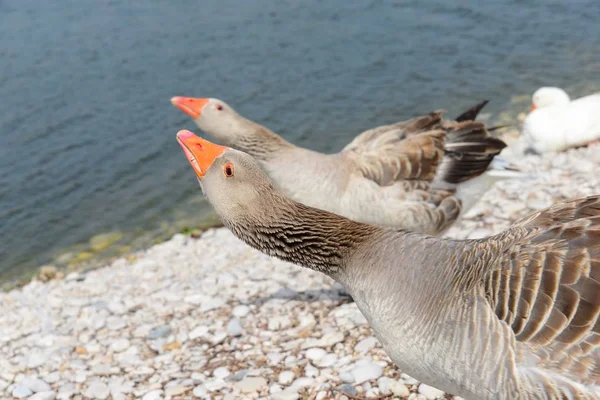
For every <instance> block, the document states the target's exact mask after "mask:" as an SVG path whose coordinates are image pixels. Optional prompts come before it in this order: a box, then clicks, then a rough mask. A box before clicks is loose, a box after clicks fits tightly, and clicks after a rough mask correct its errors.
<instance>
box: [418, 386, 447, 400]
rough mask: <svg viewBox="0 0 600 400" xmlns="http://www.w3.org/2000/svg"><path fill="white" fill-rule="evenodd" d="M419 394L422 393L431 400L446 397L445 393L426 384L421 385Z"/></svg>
mask: <svg viewBox="0 0 600 400" xmlns="http://www.w3.org/2000/svg"><path fill="white" fill-rule="evenodd" d="M419 393H421V394H422V395H423V396H425V397H426V398H427V399H429V400H435V399H438V398H443V397H444V392H443V391H441V390H439V389H436V388H434V387H431V386H428V385H425V384H424V383H421V384H420V385H419Z"/></svg>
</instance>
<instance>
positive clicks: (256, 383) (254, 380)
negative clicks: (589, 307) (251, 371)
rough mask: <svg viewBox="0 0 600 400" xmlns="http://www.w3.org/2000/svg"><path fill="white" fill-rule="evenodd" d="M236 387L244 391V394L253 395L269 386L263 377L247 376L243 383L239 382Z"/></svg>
mask: <svg viewBox="0 0 600 400" xmlns="http://www.w3.org/2000/svg"><path fill="white" fill-rule="evenodd" d="M236 386H237V388H238V389H240V390H241V391H242V393H252V392H256V391H258V390H259V389H260V388H262V387H265V386H267V380H266V379H265V378H262V377H250V376H247V377H245V378H244V379H242V380H241V381H239V382H237V383H236Z"/></svg>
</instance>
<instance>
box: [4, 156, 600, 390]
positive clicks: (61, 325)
mask: <svg viewBox="0 0 600 400" xmlns="http://www.w3.org/2000/svg"><path fill="white" fill-rule="evenodd" d="M511 161H512V162H514V163H515V164H517V165H518V166H519V167H521V168H522V169H523V170H524V171H526V172H530V173H531V174H534V177H533V178H532V179H526V180H513V181H504V182H500V183H498V184H496V186H495V187H494V188H493V189H492V190H490V191H489V192H488V193H487V194H486V195H485V196H484V197H483V198H482V199H481V201H480V202H479V203H477V205H476V206H475V207H474V208H472V209H471V210H470V211H469V212H468V213H467V214H466V215H465V216H464V217H463V218H462V219H461V220H460V221H459V222H458V223H457V224H456V225H455V226H453V227H452V228H451V229H450V230H449V231H448V232H447V234H446V236H448V237H453V238H477V237H483V236H487V235H490V234H493V233H496V232H499V231H501V230H503V229H505V228H506V227H508V226H509V225H510V224H511V223H512V222H514V221H515V220H517V219H518V218H521V217H523V216H524V215H526V214H528V213H530V212H532V211H534V210H538V209H541V208H545V207H547V206H549V205H551V204H553V203H555V202H557V201H561V200H565V199H569V198H576V197H582V196H586V195H591V194H599V193H600V147H598V146H596V147H589V148H581V149H574V150H570V151H568V152H566V153H561V154H549V155H546V156H543V157H541V156H537V155H527V156H523V157H519V158H514V159H511ZM190 185H195V183H194V182H193V180H192V179H190ZM198 195H199V196H200V195H201V194H200V190H198ZM406 284H407V285H409V284H410V282H407V283H406ZM372 335H373V333H372V331H371V329H370V328H369V326H368V325H367V323H366V321H365V319H364V317H363V316H362V315H361V314H360V312H359V311H358V309H357V308H356V306H355V305H354V304H353V303H352V302H351V300H350V298H348V296H346V295H345V293H344V291H343V290H342V288H341V287H340V286H339V285H337V284H335V283H334V282H333V281H332V280H331V279H329V278H327V277H326V276H324V275H322V274H319V273H316V272H313V271H310V270H308V269H303V268H300V267H296V266H293V265H291V264H288V263H285V262H282V261H279V260H276V259H274V258H270V257H267V256H265V255H263V254H261V253H259V252H258V251H255V250H253V249H251V248H250V247H248V246H246V245H245V244H244V243H242V242H240V241H239V240H238V239H236V238H235V237H234V236H233V235H232V234H231V233H230V232H229V231H228V230H226V229H224V228H220V229H212V230H209V231H207V232H205V233H204V234H203V235H202V236H201V237H200V238H199V239H193V238H190V237H186V236H183V235H175V236H174V237H173V238H172V239H171V240H169V241H167V242H165V243H162V244H158V245H156V246H154V247H152V248H150V249H148V250H146V251H143V252H139V253H136V254H134V255H132V256H129V257H126V258H121V259H118V260H116V261H114V262H112V263H111V264H109V265H106V266H105V267H103V268H100V269H97V270H94V271H90V272H88V273H85V274H83V273H72V274H70V275H68V276H66V277H65V278H64V279H60V280H52V281H49V282H46V283H42V282H39V281H33V282H31V283H29V284H27V285H26V286H24V287H22V288H20V289H16V290H12V291H10V292H6V293H0V397H2V398H7V399H12V398H28V399H32V400H52V399H84V398H85V399H88V398H89V399H109V398H112V399H115V400H117V399H129V398H142V399H144V400H154V399H163V398H164V399H191V398H201V399H246V398H247V399H258V398H262V399H266V398H271V399H275V400H277V399H279V400H284V399H354V398H390V399H391V398H408V399H441V398H452V396H447V395H445V394H444V393H443V392H441V391H439V390H437V389H435V388H432V387H429V386H427V385H424V384H421V383H419V382H417V381H416V380H414V379H413V378H411V377H410V376H408V375H407V374H405V373H404V372H403V371H400V370H398V369H397V368H396V367H395V366H394V365H393V364H392V363H391V361H390V360H389V358H388V357H387V356H386V354H385V353H384V352H383V350H382V349H381V346H380V345H379V343H378V342H377V340H376V339H375V338H374V337H373V336H372Z"/></svg>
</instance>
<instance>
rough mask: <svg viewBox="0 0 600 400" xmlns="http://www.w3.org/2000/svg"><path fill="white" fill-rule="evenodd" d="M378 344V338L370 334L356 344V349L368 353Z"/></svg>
mask: <svg viewBox="0 0 600 400" xmlns="http://www.w3.org/2000/svg"><path fill="white" fill-rule="evenodd" d="M376 344H377V339H376V338H375V337H373V336H369V337H368V338H365V339H363V340H361V341H360V342H358V343H357V344H356V346H354V351H358V352H359V353H361V354H364V353H367V352H368V351H369V350H371V349H372V348H373V347H375V345H376Z"/></svg>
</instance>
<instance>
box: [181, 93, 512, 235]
mask: <svg viewBox="0 0 600 400" xmlns="http://www.w3.org/2000/svg"><path fill="white" fill-rule="evenodd" d="M172 102H173V104H174V105H176V106H177V107H178V108H180V109H181V110H183V111H184V112H186V113H187V114H188V115H190V116H191V117H192V118H194V120H195V122H196V124H197V125H198V126H199V127H200V128H201V129H202V130H204V131H205V132H207V133H208V134H210V135H211V136H214V137H216V138H217V139H219V140H220V141H221V142H223V143H224V144H226V145H228V146H231V147H233V148H236V149H238V150H242V151H244V152H247V153H248V154H250V155H252V156H253V157H255V158H256V159H257V160H258V161H259V162H260V163H261V165H262V167H263V169H264V170H265V171H266V172H267V174H268V175H269V176H270V177H271V179H272V180H273V182H275V184H276V185H277V187H278V188H279V189H280V190H282V191H283V192H284V193H285V194H286V195H287V196H289V197H291V198H293V199H294V200H296V201H299V202H301V203H304V204H306V205H309V206H312V207H316V208H320V209H323V210H327V211H330V212H333V213H336V214H339V215H343V216H345V217H347V218H350V219H353V220H356V221H360V222H366V223H372V224H377V225H383V226H391V227H396V228H403V229H410V230H413V231H417V232H425V233H429V234H440V233H441V232H442V231H444V230H445V229H447V228H448V227H449V226H450V225H451V224H452V223H453V222H454V221H456V219H457V218H458V216H459V214H460V212H461V209H462V210H464V209H465V208H464V207H462V206H461V200H463V199H462V198H459V197H457V195H456V190H457V187H459V185H460V184H461V183H463V182H465V181H469V180H471V179H472V178H474V177H477V176H479V175H481V174H485V172H486V169H487V167H488V165H489V164H490V162H491V161H492V159H493V158H494V157H495V156H496V155H497V154H498V153H499V152H500V151H501V150H502V149H503V148H504V147H505V144H504V142H502V141H501V140H499V139H495V138H492V137H491V136H490V134H489V132H488V131H487V130H486V129H485V126H484V125H483V124H482V123H480V122H474V121H472V120H470V119H474V118H475V116H476V115H477V112H478V111H479V110H480V109H481V107H483V105H485V102H484V103H482V104H480V105H478V106H476V107H474V108H472V109H470V110H468V111H467V112H466V113H464V114H462V115H461V116H460V117H458V118H457V121H448V120H444V119H442V112H439V111H438V112H434V113H431V114H429V115H425V116H422V117H418V118H414V119H412V120H408V121H404V122H400V123H396V124H392V125H386V126H381V127H377V128H374V129H370V130H368V131H366V132H363V133H362V134H360V135H359V136H357V137H356V138H355V139H354V140H353V141H352V142H351V143H350V144H348V145H347V146H346V147H345V148H344V149H343V150H342V151H341V152H339V153H336V154H323V153H319V152H316V151H312V150H309V149H305V148H302V147H298V146H295V145H293V144H291V143H289V142H287V141H285V140H284V139H283V138H281V137H280V136H278V135H277V134H275V133H274V132H272V131H270V130H269V129H267V128H266V127H264V126H262V125H259V124H257V123H255V122H253V121H250V120H248V119H246V118H244V117H242V116H241V115H239V114H238V113H237V112H236V111H235V110H233V108H232V107H231V106H229V105H228V104H226V103H225V102H223V101H222V100H218V99H195V98H185V97H175V98H173V99H172ZM509 175H510V173H508V174H507V177H508V176H509ZM315 177H318V179H315ZM482 182H483V181H482ZM486 182H487V181H486ZM492 184H493V181H490V182H487V184H485V185H481V187H479V193H476V194H474V196H475V198H478V197H479V196H480V195H481V194H482V192H485V191H486V190H487V189H488V188H489V186H491V185H492Z"/></svg>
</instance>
